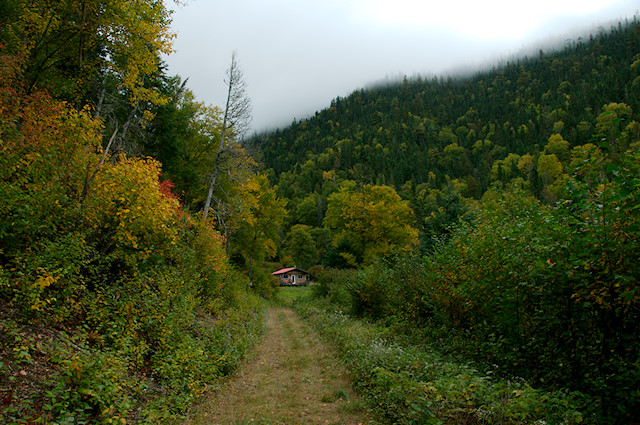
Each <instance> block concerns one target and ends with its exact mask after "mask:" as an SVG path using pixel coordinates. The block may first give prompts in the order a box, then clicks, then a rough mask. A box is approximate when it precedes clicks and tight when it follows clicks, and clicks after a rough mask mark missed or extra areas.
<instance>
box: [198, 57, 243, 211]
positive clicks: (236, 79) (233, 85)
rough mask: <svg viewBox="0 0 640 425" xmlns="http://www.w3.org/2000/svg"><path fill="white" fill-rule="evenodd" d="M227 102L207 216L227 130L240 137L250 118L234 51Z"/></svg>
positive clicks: (207, 202) (210, 185)
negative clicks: (231, 130)
mask: <svg viewBox="0 0 640 425" xmlns="http://www.w3.org/2000/svg"><path fill="white" fill-rule="evenodd" d="M227 78H228V81H227V88H228V90H227V103H226V106H225V108H224V118H223V119H222V134H221V135H220V144H219V146H218V153H217V155H216V162H215V165H214V167H213V173H212V174H211V180H210V181H209V191H208V192H207V199H206V201H205V203H204V210H203V216H204V218H207V215H209V209H210V207H211V199H212V198H213V191H214V189H215V186H216V182H217V179H218V174H219V173H220V165H221V163H222V153H223V152H224V144H225V140H226V138H227V131H228V130H229V129H230V128H232V129H233V134H234V136H236V137H241V136H242V134H243V133H244V132H245V131H246V129H247V127H248V125H249V121H250V118H251V103H250V100H249V98H247V97H246V95H245V89H244V85H245V84H244V80H243V76H242V71H241V70H240V68H239V67H238V62H237V61H236V53H235V52H233V54H232V55H231V66H229V69H228V70H227Z"/></svg>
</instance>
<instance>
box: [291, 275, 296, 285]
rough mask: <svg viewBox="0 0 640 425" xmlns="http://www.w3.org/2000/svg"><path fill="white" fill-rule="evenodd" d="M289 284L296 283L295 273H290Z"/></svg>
mask: <svg viewBox="0 0 640 425" xmlns="http://www.w3.org/2000/svg"><path fill="white" fill-rule="evenodd" d="M291 284H292V285H295V284H296V275H295V274H292V275H291Z"/></svg>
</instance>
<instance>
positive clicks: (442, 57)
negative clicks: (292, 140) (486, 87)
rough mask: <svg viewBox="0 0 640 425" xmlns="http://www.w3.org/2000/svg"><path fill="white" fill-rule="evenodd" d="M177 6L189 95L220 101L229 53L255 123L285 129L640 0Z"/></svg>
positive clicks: (562, 33) (178, 51)
mask: <svg viewBox="0 0 640 425" xmlns="http://www.w3.org/2000/svg"><path fill="white" fill-rule="evenodd" d="M186 3H187V4H186V6H182V7H178V8H176V10H175V12H174V14H173V30H174V32H176V33H177V38H176V40H175V42H174V49H175V53H173V54H172V55H170V56H169V57H167V58H165V60H166V62H167V64H168V65H169V74H171V75H175V74H178V75H180V76H182V77H183V78H187V77H188V78H189V83H188V87H189V88H190V89H191V90H192V91H193V92H194V93H195V95H196V98H197V99H198V100H201V101H203V102H205V103H207V104H210V105H214V106H220V107H222V106H224V103H225V101H226V97H225V96H226V91H225V83H224V79H225V70H226V69H227V68H228V66H229V63H230V60H231V54H232V52H233V51H234V50H235V51H237V57H238V60H239V63H240V66H241V68H242V69H243V71H244V76H245V81H246V83H247V93H248V95H249V97H250V98H251V101H252V105H253V122H252V128H253V129H254V130H255V131H263V130H267V129H273V128H276V127H283V126H286V125H288V124H290V123H291V121H292V120H293V119H294V118H295V119H298V120H300V119H304V118H306V117H308V116H309V115H311V114H313V113H314V112H315V111H318V110H321V109H324V108H326V107H328V106H329V104H330V102H331V100H332V99H334V98H336V97H337V96H346V95H348V94H350V93H351V92H353V91H354V90H356V89H359V88H363V87H366V86H368V85H370V84H372V83H375V82H377V81H381V80H384V79H385V78H389V79H394V78H398V77H401V76H404V75H407V76H409V77H411V76H415V75H417V74H420V75H423V76H427V77H431V76H434V75H436V76H441V75H447V74H449V73H451V72H453V71H460V70H473V69H476V68H478V67H481V66H486V65H487V64H493V63H497V62H498V60H500V59H508V58H511V57H513V55H514V54H517V53H518V52H520V51H522V50H523V49H526V48H529V47H531V46H533V45H536V44H538V43H548V42H550V41H551V40H554V39H555V40H560V42H562V41H563V40H566V39H568V38H573V39H576V38H577V37H578V36H579V35H580V34H582V33H584V32H585V29H586V28H589V29H591V28H598V27H599V26H600V27H602V28H604V29H605V30H608V29H609V27H610V24H611V23H612V22H613V21H614V20H615V21H617V20H619V19H624V18H629V19H631V18H632V17H633V16H634V14H635V15H637V14H638V10H639V9H640V1H639V0H536V1H524V0H484V1H478V0H444V1H443V0H437V1H436V0H422V1H420V0H219V1H213V0H186Z"/></svg>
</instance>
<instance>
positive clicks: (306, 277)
mask: <svg viewBox="0 0 640 425" xmlns="http://www.w3.org/2000/svg"><path fill="white" fill-rule="evenodd" d="M271 274H272V275H273V276H275V277H277V278H278V279H279V280H280V286H307V285H309V281H310V280H311V275H310V274H309V272H306V271H304V270H302V269H299V268H297V267H289V268H286V269H280V270H278V271H275V272H273V273H271Z"/></svg>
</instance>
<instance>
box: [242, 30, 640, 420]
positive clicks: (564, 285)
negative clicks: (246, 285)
mask: <svg viewBox="0 0 640 425" xmlns="http://www.w3.org/2000/svg"><path fill="white" fill-rule="evenodd" d="M639 113H640V26H639V25H638V23H637V21H636V20H634V21H633V22H628V23H625V24H620V25H618V26H616V27H614V28H611V29H610V30H609V31H606V32H601V33H599V34H594V35H593V36H591V37H589V39H588V40H587V39H578V40H574V41H571V42H567V45H566V47H565V48H564V49H562V50H561V51H557V52H543V51H540V52H539V54H538V55H536V57H529V58H521V59H519V60H513V61H511V62H509V63H507V64H506V65H504V66H500V67H496V68H495V69H493V70H491V71H487V72H482V73H479V74H477V75H474V76H470V77H465V78H463V77H458V78H434V79H432V80H424V79H420V78H417V79H411V80H409V79H405V80H404V81H402V82H399V83H398V84H388V85H385V86H381V87H377V88H371V89H363V90H358V91H355V92H354V93H352V94H351V95H350V96H348V97H346V98H337V99H335V100H334V101H333V102H332V103H331V106H330V107H329V108H327V109H325V110H323V111H320V112H318V113H316V114H315V116H313V117H310V118H308V119H306V120H303V121H300V122H294V123H293V124H292V125H291V126H289V127H287V128H285V129H282V130H278V131H275V132H273V133H269V134H265V135H261V136H257V137H255V138H254V140H253V142H254V143H255V144H256V145H258V146H260V148H261V149H262V152H263V158H264V164H265V168H266V170H265V174H266V175H267V176H268V177H269V178H270V179H271V180H272V182H273V183H274V184H276V185H277V193H278V194H280V196H282V197H284V198H286V199H288V207H287V208H288V210H289V215H288V222H287V223H285V228H284V230H285V231H284V234H283V242H282V245H281V247H280V251H279V256H280V259H281V260H282V261H283V262H284V263H287V264H291V263H295V264H297V265H298V266H303V267H310V266H313V265H316V264H320V266H317V267H313V268H312V271H313V272H315V275H316V276H317V277H318V279H319V280H320V282H321V284H320V285H318V286H317V287H316V295H317V296H318V298H319V299H322V300H324V302H329V303H331V304H329V305H326V304H322V305H324V306H325V307H323V308H327V309H328V310H329V311H338V312H348V313H349V314H351V315H353V316H357V317H364V318H367V319H368V320H374V321H378V322H379V323H380V326H388V327H390V328H391V331H390V332H391V335H394V334H398V333H399V334H403V335H405V336H406V335H409V337H410V338H411V340H412V341H414V340H417V341H422V343H423V344H425V346H428V347H430V348H429V349H432V348H434V347H436V348H437V350H439V351H440V352H444V353H448V354H449V355H452V356H455V357H456V358H460V357H462V358H464V359H466V360H468V361H472V362H474V364H476V365H479V367H481V368H482V369H483V370H489V371H490V372H488V373H491V374H498V375H499V376H503V377H514V376H515V377H523V378H525V379H527V380H528V381H529V382H531V383H532V384H534V385H536V386H538V387H541V388H547V389H550V390H552V389H555V390H561V391H564V392H566V394H567V395H568V397H569V400H570V401H568V403H569V404H570V405H571V406H573V407H574V408H576V409H577V410H579V411H581V412H582V416H580V419H579V420H578V419H575V418H574V419H573V420H576V422H580V421H581V420H585V421H587V422H590V423H601V424H602V423H611V424H614V423H620V424H622V423H635V422H637V421H638V416H637V412H638V411H640V393H638V388H639V385H640V372H639V369H638V355H639V351H638V350H639V349H640V343H639V340H638V335H639V334H640V329H639V328H638V323H640V320H639V319H640V289H639V288H638V276H640V269H639V268H638V261H637V259H638V258H640V216H639V214H640V124H639V123H638V121H639V115H638V114H639ZM336 269H353V271H351V272H345V271H344V270H342V271H340V270H336ZM338 319H339V318H338ZM338 319H336V320H338ZM371 355H374V354H371ZM354 362H355V363H354V365H355V366H354V373H356V374H362V375H359V376H361V379H363V380H364V382H366V384H363V387H365V388H367V391H370V392H371V394H372V397H373V398H375V400H376V402H377V403H379V404H380V406H389V405H393V406H394V407H393V409H396V410H395V412H396V413H395V414H394V415H392V416H393V418H392V421H398V423H413V422H411V420H416V419H415V418H416V417H419V415H422V414H424V415H426V416H424V417H429V418H437V419H438V420H444V422H445V423H449V422H447V420H452V419H451V416H448V415H454V416H455V414H454V413H443V412H442V410H440V409H442V408H444V407H443V406H449V408H451V409H453V410H456V409H462V410H463V411H465V412H469V411H472V412H473V415H474V416H473V417H474V418H476V419H477V420H478V421H479V422H478V423H484V422H482V421H484V420H486V416H482V415H481V414H480V413H479V412H480V411H482V410H483V409H485V410H486V406H483V405H482V403H481V402H479V401H478V400H475V399H473V396H469V395H465V396H464V397H463V396H462V395H461V394H458V393H455V394H454V393H452V392H449V390H448V388H449V387H447V384H446V382H445V383H440V384H437V383H434V381H430V380H429V379H430V378H429V376H430V375H429V374H426V375H424V376H423V375H421V374H420V371H419V370H418V371H416V370H415V369H413V366H411V364H410V363H407V369H406V370H405V369H399V368H400V366H398V364H397V363H395V362H394V361H392V360H380V362H381V363H376V370H378V371H379V374H373V375H371V374H370V373H369V372H368V371H366V370H361V369H360V368H359V367H358V365H357V361H356V360H354ZM381 376H393V378H389V381H388V382H387V381H384V380H383V381H384V382H387V383H386V384H385V383H384V382H383V381H380V380H381V379H382V378H381ZM431 379H433V378H431ZM392 382H394V383H395V384H392ZM380 385H383V387H380ZM384 385H390V387H384ZM438 385H441V387H439V386H438ZM385 388H386V390H385ZM420 388H422V389H424V388H434V389H433V392H429V391H427V390H424V391H421V390H420ZM385 391H391V393H390V394H396V395H397V398H393V397H394V396H391V395H389V396H388V397H387V396H385V395H384V394H386V392H385ZM395 391H397V392H398V393H394V392H395ZM465 391H466V390H465ZM398 394H403V396H400V395H398ZM416 394H417V395H416ZM465 394H467V393H466V392H465ZM403 397H405V400H406V399H411V400H414V401H415V405H413V404H412V405H411V407H402V406H404V405H403V404H402V403H401V401H402V400H403ZM566 402H567V401H565V403H566ZM452 406H453V407H452ZM405 409H406V410H405ZM469 409H470V410H469ZM385 411H386V412H389V410H388V409H386V410H385ZM456 411H457V410H456ZM485 413H486V412H485ZM491 414H492V415H498V413H497V411H495V410H492V413H491ZM514 415H515V414H514ZM490 417H492V418H493V419H492V420H495V421H499V420H500V419H498V417H499V416H490ZM525 417H528V418H533V417H534V416H527V415H525ZM412 418H413V419H412ZM443 418H449V419H443ZM478 418H484V419H482V420H481V419H478ZM467 419H468V417H467ZM511 419H513V420H514V421H515V420H516V419H515V416H514V417H513V418H511ZM430 420H431V419H430ZM460 420H462V419H460ZM492 420H489V422H488V423H493V422H492ZM566 420H567V421H568V422H569V423H571V420H568V419H566ZM403 421H406V422H403ZM454 422H455V421H454ZM454 422H451V423H454ZM507 422H508V421H507ZM525 422H526V420H525ZM425 423H431V422H425ZM474 423H475V422H474ZM496 423H498V422H496ZM514 423H515V422H514Z"/></svg>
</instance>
